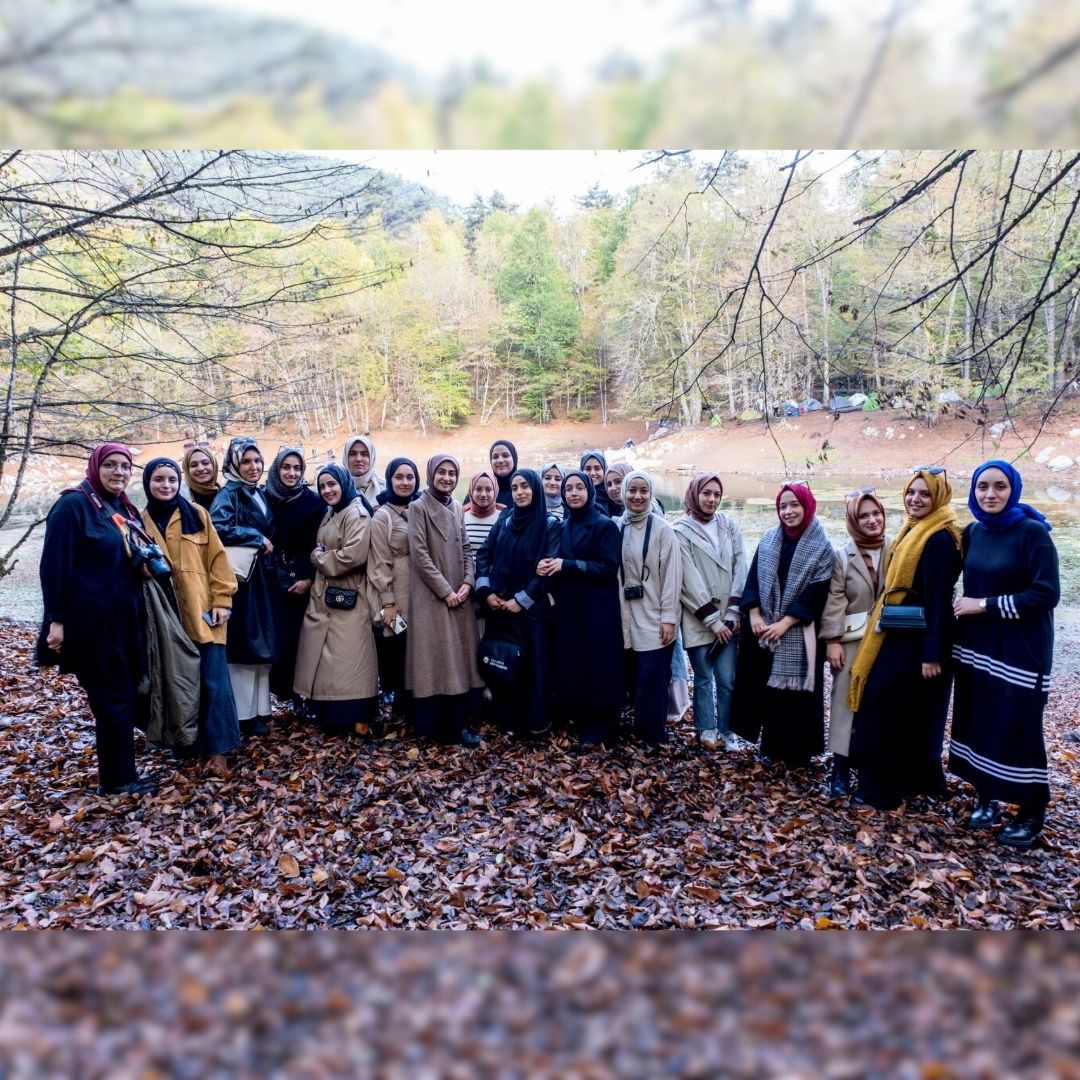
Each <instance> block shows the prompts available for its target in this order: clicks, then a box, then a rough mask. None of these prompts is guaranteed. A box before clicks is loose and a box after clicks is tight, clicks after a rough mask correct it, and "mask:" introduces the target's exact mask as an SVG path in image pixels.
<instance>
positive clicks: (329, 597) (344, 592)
mask: <svg viewBox="0 0 1080 1080" xmlns="http://www.w3.org/2000/svg"><path fill="white" fill-rule="evenodd" d="M359 595H360V591H359V589H339V588H338V587H337V586H336V585H327V586H326V592H325V593H323V599H324V600H325V601H326V606H327V608H329V609H330V610H331V611H352V609H353V608H354V607H356V599H357V597H358V596H359Z"/></svg>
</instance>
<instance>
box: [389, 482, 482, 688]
mask: <svg viewBox="0 0 1080 1080" xmlns="http://www.w3.org/2000/svg"><path fill="white" fill-rule="evenodd" d="M408 530H409V564H410V566H411V569H412V577H411V580H410V588H409V615H408V621H409V633H408V637H407V639H406V645H405V686H406V687H407V688H408V689H409V690H411V691H412V692H413V696H414V697H418V698H425V697H436V696H438V695H442V694H445V695H451V696H452V695H456V694H464V693H467V692H468V691H469V690H478V689H480V688H481V687H482V686H483V685H484V684H483V682H481V680H480V676H479V675H478V674H477V671H476V647H477V645H478V643H479V635H478V633H477V629H476V612H475V610H474V608H473V604H472V601H471V600H466V602H465V603H464V604H460V605H458V607H456V608H449V607H447V606H446V604H445V603H444V600H443V598H444V597H445V596H446V595H447V594H448V593H452V592H456V591H457V590H458V589H459V588H460V587H461V585H463V584H464V583H466V582H468V584H469V585H472V586H475V585H476V572H475V567H474V562H473V550H472V545H471V544H470V543H469V538H468V536H467V535H466V534H465V524H464V522H463V520H462V509H461V506H460V505H459V504H458V503H456V502H452V503H451V504H450V505H449V506H444V505H443V504H442V503H440V502H439V501H438V500H437V499H436V498H434V497H433V496H432V495H431V494H429V493H428V492H426V491H425V492H424V494H423V495H421V496H420V498H419V499H417V500H416V502H414V503H412V504H410V506H409V525H408Z"/></svg>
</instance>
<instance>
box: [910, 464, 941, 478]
mask: <svg viewBox="0 0 1080 1080" xmlns="http://www.w3.org/2000/svg"><path fill="white" fill-rule="evenodd" d="M944 471H945V466H944V465H916V466H915V468H914V469H912V470H911V475H912V476H914V475H915V474H916V473H921V472H924V473H929V474H930V475H931V476H941V474H942V473H943V472H944Z"/></svg>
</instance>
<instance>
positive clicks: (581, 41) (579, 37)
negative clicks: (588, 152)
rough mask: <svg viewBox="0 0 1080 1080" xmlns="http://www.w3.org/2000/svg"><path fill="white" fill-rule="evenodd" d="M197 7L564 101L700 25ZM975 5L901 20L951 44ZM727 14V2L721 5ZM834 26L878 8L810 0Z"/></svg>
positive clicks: (452, 3) (551, 4) (660, 9)
mask: <svg viewBox="0 0 1080 1080" xmlns="http://www.w3.org/2000/svg"><path fill="white" fill-rule="evenodd" d="M196 2H198V3H201V4H202V5H204V6H211V7H217V8H229V9H232V10H236V11H244V12H247V13H250V14H252V15H262V16H272V17H278V18H283V19H289V20H292V21H294V22H298V23H301V24H304V25H306V26H310V27H313V28H317V29H320V30H323V31H325V32H327V33H329V34H331V35H334V36H338V37H346V38H349V39H351V40H353V41H355V42H357V43H358V44H363V45H369V46H372V47H374V48H378V49H381V50H383V51H385V52H387V53H389V54H390V55H392V56H394V57H396V58H398V59H400V60H401V61H403V62H405V63H407V64H408V65H410V66H412V67H413V68H415V69H416V70H418V71H420V72H421V73H423V74H425V75H429V76H432V77H438V76H440V75H443V74H444V73H446V72H448V71H450V70H452V69H453V68H455V67H468V66H470V65H471V64H472V63H473V62H474V61H475V60H479V59H483V60H485V61H486V62H487V63H488V64H489V66H490V67H491V68H492V69H493V70H494V71H495V72H496V73H497V74H500V75H503V76H505V77H507V78H508V79H510V80H511V81H521V80H525V79H529V78H535V77H539V76H545V75H549V76H552V77H553V78H554V80H555V81H556V82H557V83H559V84H560V85H561V86H562V87H563V88H564V89H565V90H567V91H568V92H575V91H578V90H580V89H582V88H583V87H586V86H588V85H589V84H590V83H591V81H592V79H593V77H594V74H595V69H596V67H597V66H598V65H599V64H600V63H601V62H602V61H603V60H604V59H606V58H607V57H609V56H611V55H613V54H621V55H623V56H629V57H632V58H634V59H636V60H638V61H639V62H640V63H641V64H643V66H645V68H646V70H650V71H651V70H655V69H656V67H657V66H658V65H659V64H660V63H662V61H663V59H664V56H665V54H669V53H671V52H673V51H676V50H678V49H679V48H681V47H682V46H685V45H686V44H688V43H690V42H692V41H693V40H694V38H695V37H696V36H698V35H699V34H700V33H701V25H700V24H699V23H697V22H695V20H694V19H693V18H691V17H688V16H687V14H686V13H687V12H691V13H693V12H695V11H697V12H700V10H701V8H702V7H704V4H702V3H700V2H699V0H539V2H535V0H533V2H530V0H306V2H304V3H298V2H297V0H196ZM795 2H796V0H746V3H745V7H746V10H747V11H748V12H749V14H750V16H751V17H752V18H754V19H758V20H761V21H773V20H777V19H783V18H784V17H786V16H787V15H788V14H789V13H790V11H791V9H792V7H793V5H794V3H795ZM973 2H974V0H934V2H933V3H931V2H930V0H904V3H905V5H906V8H907V11H906V12H905V15H904V18H905V20H913V21H915V22H917V23H920V24H921V25H923V26H927V25H931V24H932V25H933V27H934V36H933V38H932V40H934V41H935V43H936V44H938V45H939V46H941V45H943V44H945V42H944V39H946V38H948V39H950V41H954V40H955V38H956V36H957V35H958V34H959V33H960V32H962V31H963V29H964V24H965V23H966V22H967V21H968V20H969V19H970V18H971V17H972V14H973V8H972V4H973ZM729 3H730V4H731V6H732V7H735V6H736V5H735V3H734V0H729ZM816 4H817V7H818V9H819V10H821V11H824V12H826V13H827V14H829V15H830V16H831V17H833V18H838V19H842V20H844V22H845V23H848V24H849V25H850V23H851V22H852V20H857V22H858V23H859V24H861V25H863V26H865V27H866V29H867V30H868V31H869V32H870V33H871V34H873V33H874V32H875V28H877V27H880V25H881V23H882V20H883V19H884V17H885V14H886V12H887V10H888V7H889V5H886V4H885V3H884V2H883V0H878V2H877V3H876V4H875V3H870V4H865V3H854V2H853V0H816Z"/></svg>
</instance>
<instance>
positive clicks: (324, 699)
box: [293, 465, 378, 735]
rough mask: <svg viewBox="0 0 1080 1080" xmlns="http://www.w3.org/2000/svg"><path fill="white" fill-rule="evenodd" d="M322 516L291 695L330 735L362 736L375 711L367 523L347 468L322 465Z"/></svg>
mask: <svg viewBox="0 0 1080 1080" xmlns="http://www.w3.org/2000/svg"><path fill="white" fill-rule="evenodd" d="M315 486H316V488H317V490H318V492H319V498H320V499H322V501H323V503H324V504H325V506H326V514H325V516H324V517H323V520H322V524H321V525H320V526H319V532H318V536H317V537H316V543H315V550H314V551H312V553H311V562H312V565H313V566H314V567H315V583H314V585H312V587H311V592H310V594H309V596H308V606H307V611H306V613H305V614H304V625H303V626H302V627H301V629H300V649H299V652H298V653H297V656H296V682H295V684H294V687H293V688H294V690H295V691H296V693H297V694H299V695H300V696H301V697H304V698H307V699H308V700H309V701H310V702H311V703H312V707H313V709H314V712H315V719H316V722H317V723H318V724H319V726H320V727H321V728H322V729H323V730H324V731H325V732H327V733H328V734H333V735H337V734H345V733H347V732H353V731H357V732H366V731H368V730H369V729H370V727H371V724H372V722H373V721H374V720H375V718H376V714H377V712H378V697H377V695H378V665H377V664H376V662H375V639H374V637H373V636H372V633H371V616H370V611H369V608H368V605H367V602H366V581H365V576H366V567H367V561H368V551H369V547H370V543H371V518H370V517H368V512H367V510H365V509H364V505H363V503H362V502H361V500H360V495H359V493H358V492H357V490H356V485H355V484H354V483H353V478H352V476H351V475H350V474H349V472H348V471H346V470H345V469H343V468H342V467H341V466H340V465H323V466H322V467H321V468H320V469H319V471H318V472H317V473H316V474H315Z"/></svg>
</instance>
